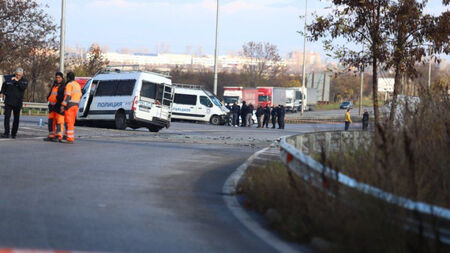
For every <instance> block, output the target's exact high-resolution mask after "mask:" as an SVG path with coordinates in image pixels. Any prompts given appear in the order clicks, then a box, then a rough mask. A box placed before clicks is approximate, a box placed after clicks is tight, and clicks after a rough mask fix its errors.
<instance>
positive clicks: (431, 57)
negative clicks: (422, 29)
mask: <svg viewBox="0 0 450 253" xmlns="http://www.w3.org/2000/svg"><path fill="white" fill-rule="evenodd" d="M432 50H433V49H432V48H431V46H430V62H429V63H428V88H431V62H432V60H433V51H432Z"/></svg>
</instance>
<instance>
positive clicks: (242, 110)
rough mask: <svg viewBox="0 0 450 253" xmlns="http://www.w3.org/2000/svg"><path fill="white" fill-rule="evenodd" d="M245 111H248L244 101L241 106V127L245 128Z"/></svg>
mask: <svg viewBox="0 0 450 253" xmlns="http://www.w3.org/2000/svg"><path fill="white" fill-rule="evenodd" d="M247 111H248V106H247V103H246V102H245V101H243V102H242V106H241V111H240V113H241V121H242V123H241V127H245V126H247Z"/></svg>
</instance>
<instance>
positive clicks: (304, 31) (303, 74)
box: [301, 0, 308, 115]
mask: <svg viewBox="0 0 450 253" xmlns="http://www.w3.org/2000/svg"><path fill="white" fill-rule="evenodd" d="M307 15H308V0H305V26H304V29H303V33H304V34H303V70H302V96H303V98H302V110H301V114H302V115H303V113H304V111H305V107H306V101H305V93H306V88H305V85H306V19H307V17H308V16H307Z"/></svg>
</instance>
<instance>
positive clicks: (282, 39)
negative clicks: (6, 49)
mask: <svg viewBox="0 0 450 253" xmlns="http://www.w3.org/2000/svg"><path fill="white" fill-rule="evenodd" d="M38 2H40V3H42V4H46V5H48V6H49V8H48V9H47V11H48V12H49V14H50V15H51V16H52V17H53V18H54V20H55V22H57V23H58V24H59V22H60V17H61V13H60V8H61V0H38ZM220 2H221V17H220V39H219V43H220V54H224V53H226V52H228V51H238V50H240V49H241V47H242V44H244V43H245V42H247V41H267V42H271V43H273V44H275V45H277V46H278V47H279V49H280V52H281V53H282V55H284V54H285V53H287V52H289V51H291V50H294V49H299V48H302V45H303V39H302V38H301V37H300V36H299V34H297V33H296V31H297V30H299V29H302V27H303V25H302V24H303V21H301V20H300V18H299V16H300V15H303V13H304V5H305V1H304V0H221V1H220ZM429 2H430V3H429V4H428V7H427V12H432V13H440V12H441V11H442V7H441V4H440V3H441V2H442V1H441V0H430V1H429ZM66 3H67V38H66V43H67V44H68V45H70V46H75V45H76V44H79V45H80V46H83V47H88V46H89V45H90V44H91V43H93V42H97V43H99V44H100V45H102V46H104V45H106V46H108V47H109V48H110V49H111V50H112V51H115V50H117V49H120V48H123V47H127V48H138V47H142V48H148V49H150V51H152V52H154V51H156V49H155V48H156V45H158V44H161V43H163V42H165V43H167V44H170V46H171V52H174V53H185V52H186V48H187V46H191V47H193V50H194V51H195V50H196V49H197V48H198V47H199V46H202V47H203V51H204V52H205V53H207V54H212V53H213V52H214V35H215V14H216V0H165V1H163V0H66ZM308 4H309V10H310V11H317V12H319V13H325V12H326V10H325V9H324V7H326V6H327V5H329V4H327V1H326V0H322V1H320V0H309V1H308ZM308 50H312V51H316V52H322V44H321V43H314V44H312V43H309V44H308Z"/></svg>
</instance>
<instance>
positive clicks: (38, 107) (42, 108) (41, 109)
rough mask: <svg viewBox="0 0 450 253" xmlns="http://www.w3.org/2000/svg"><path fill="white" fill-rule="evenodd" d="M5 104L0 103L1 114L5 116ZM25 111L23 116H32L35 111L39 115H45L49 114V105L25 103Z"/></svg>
mask: <svg viewBox="0 0 450 253" xmlns="http://www.w3.org/2000/svg"><path fill="white" fill-rule="evenodd" d="M4 107H5V104H4V103H3V102H0V114H3V112H4ZM22 108H23V109H26V110H22V114H24V113H25V114H28V115H32V114H33V110H34V111H37V113H38V114H44V113H48V104H47V103H31V102H23V107H22Z"/></svg>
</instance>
